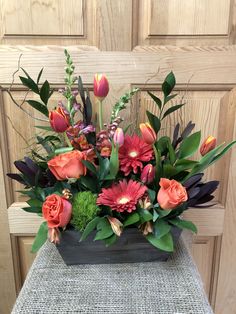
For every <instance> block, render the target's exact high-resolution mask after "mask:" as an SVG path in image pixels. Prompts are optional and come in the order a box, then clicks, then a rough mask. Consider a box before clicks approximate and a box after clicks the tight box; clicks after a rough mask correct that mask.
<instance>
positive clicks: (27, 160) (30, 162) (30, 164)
mask: <svg viewBox="0 0 236 314" xmlns="http://www.w3.org/2000/svg"><path fill="white" fill-rule="evenodd" d="M24 160H25V163H26V165H27V166H28V168H29V169H30V170H31V171H32V172H33V173H35V174H36V173H37V172H38V171H39V170H40V168H39V166H38V165H37V164H36V163H35V162H33V160H32V159H30V158H29V157H25V158H24Z"/></svg>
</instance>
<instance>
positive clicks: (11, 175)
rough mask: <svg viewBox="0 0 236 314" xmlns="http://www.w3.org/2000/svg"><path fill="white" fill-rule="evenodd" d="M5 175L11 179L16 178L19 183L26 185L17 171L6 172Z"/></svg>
mask: <svg viewBox="0 0 236 314" xmlns="http://www.w3.org/2000/svg"><path fill="white" fill-rule="evenodd" d="M7 176H8V177H9V178H11V179H12V180H16V181H18V182H19V183H21V184H24V185H26V183H25V181H24V179H23V178H22V177H21V175H19V174H18V173H7Z"/></svg>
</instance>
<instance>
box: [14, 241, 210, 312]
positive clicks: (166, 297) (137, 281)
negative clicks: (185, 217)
mask: <svg viewBox="0 0 236 314" xmlns="http://www.w3.org/2000/svg"><path fill="white" fill-rule="evenodd" d="M12 313H14V314H16V313H29V314H36V313H42V314H46V313H93V314H99V313H115V314H121V313H122V314H134V313H140V314H145V313H148V314H151V313H163V314H190V313H191V314H200V313H201V314H212V313H213V312H212V310H211V308H210V306H209V304H208V301H207V298H206V295H205V293H204V290H203V287H202V282H201V280H200V277H199V274H198V272H197V270H196V268H195V265H194V264H193V261H192V259H191V257H190V255H189V254H188V252H187V249H186V247H185V245H184V243H183V241H182V240H180V242H179V244H178V247H177V249H176V252H175V253H174V254H173V256H172V257H171V258H170V259H169V260H168V261H167V262H151V263H137V264H109V265H78V266H66V265H65V264H64V262H63V260H62V258H61V257H60V255H59V253H58V251H57V249H56V248H55V246H54V245H52V244H51V243H46V244H45V245H44V246H43V248H42V249H41V251H40V253H39V254H38V256H37V258H36V260H35V262H34V263H33V266H32V268H31V270H30V272H29V274H28V276H27V279H26V281H25V284H24V286H23V288H22V290H21V293H20V295H19V297H18V299H17V301H16V304H15V307H14V309H13V311H12Z"/></svg>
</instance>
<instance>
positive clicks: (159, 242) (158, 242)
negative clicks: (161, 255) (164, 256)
mask: <svg viewBox="0 0 236 314" xmlns="http://www.w3.org/2000/svg"><path fill="white" fill-rule="evenodd" d="M146 239H147V240H148V241H149V242H150V243H151V244H152V245H153V246H155V247H157V248H158V249H160V250H162V251H167V252H173V250H174V244H173V238H172V235H171V233H170V232H168V233H166V234H165V235H164V236H163V237H161V238H157V237H156V236H155V235H154V234H151V233H150V234H148V235H147V236H146Z"/></svg>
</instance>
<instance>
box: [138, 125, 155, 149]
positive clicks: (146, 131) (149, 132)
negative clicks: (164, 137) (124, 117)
mask: <svg viewBox="0 0 236 314" xmlns="http://www.w3.org/2000/svg"><path fill="white" fill-rule="evenodd" d="M139 127H140V130H141V133H142V136H143V140H144V142H146V143H147V144H150V145H152V144H154V143H155V141H156V139H157V135H156V132H155V131H154V130H153V128H152V127H151V125H150V124H149V123H148V122H146V123H141V124H140V125H139Z"/></svg>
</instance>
